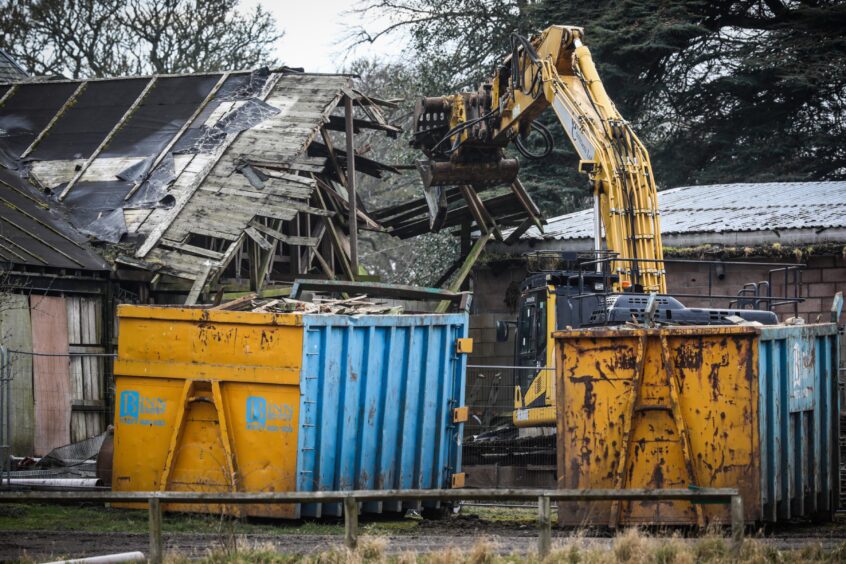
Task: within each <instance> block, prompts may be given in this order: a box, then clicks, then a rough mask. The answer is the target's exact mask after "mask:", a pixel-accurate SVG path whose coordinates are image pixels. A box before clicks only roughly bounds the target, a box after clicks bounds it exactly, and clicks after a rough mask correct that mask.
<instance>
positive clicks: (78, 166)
mask: <svg viewBox="0 0 846 564" xmlns="http://www.w3.org/2000/svg"><path fill="white" fill-rule="evenodd" d="M344 96H348V97H350V98H351V99H352V100H353V102H354V104H355V105H356V106H357V107H359V108H360V109H361V112H362V113H363V114H365V116H366V119H356V120H355V126H356V128H357V129H358V128H364V127H368V128H371V129H377V130H382V131H385V132H387V133H388V134H390V135H396V133H397V132H398V131H399V128H396V127H394V126H392V125H390V124H388V123H387V122H385V120H384V118H383V117H382V116H381V114H380V112H379V110H378V107H377V106H378V105H379V104H380V101H378V100H373V99H371V98H368V97H366V96H363V95H361V94H360V93H358V92H356V91H354V90H353V85H352V78H351V77H350V76H345V75H313V74H303V73H300V72H295V71H291V70H289V69H281V70H279V71H273V72H271V71H269V70H267V69H260V70H256V71H253V72H249V71H243V72H224V73H207V74H194V75H161V76H148V77H128V78H116V79H104V80H89V81H80V80H62V81H41V82H24V83H15V84H6V85H0V172H2V174H0V197H2V198H3V199H4V202H5V203H6V204H7V208H8V210H6V211H4V212H2V213H0V221H2V223H3V224H4V227H6V226H12V227H14V225H15V224H17V223H20V222H19V221H17V220H16V219H15V218H14V217H12V216H11V215H10V213H11V212H10V211H9V210H17V211H16V212H15V213H17V214H18V215H20V214H24V215H26V214H29V215H28V216H27V217H29V216H32V217H34V212H33V210H32V209H30V210H29V211H26V210H24V209H23V207H22V205H23V204H25V205H27V206H29V207H30V208H33V207H34V208H37V209H38V210H40V211H39V213H41V214H42V215H44V214H47V215H49V216H50V218H49V221H48V220H47V219H43V221H36V220H31V221H30V223H31V224H32V223H33V222H34V224H33V225H30V226H29V227H30V229H23V231H24V232H25V233H22V236H23V235H26V236H27V237H28V238H29V239H31V240H35V241H39V240H43V241H44V242H45V243H47V244H48V246H54V248H55V253H58V255H59V256H58V257H56V256H52V255H51V256H50V257H49V258H45V260H44V261H43V262H47V263H50V264H51V265H52V266H59V265H62V266H67V265H68V264H73V265H75V266H77V267H81V268H101V267H103V266H104V263H103V261H102V260H100V259H99V258H98V257H97V256H96V255H95V254H94V253H93V252H92V247H91V246H89V245H88V244H87V243H86V242H85V240H84V237H80V233H81V234H85V235H88V236H89V238H90V239H91V240H92V241H93V242H94V243H95V245H96V248H97V250H98V251H99V253H100V254H101V255H102V256H104V257H107V258H108V260H109V261H110V263H111V264H112V266H113V267H115V268H124V269H137V270H141V271H147V272H149V273H150V274H151V275H153V276H154V277H155V279H156V280H159V279H160V277H170V278H174V279H182V280H186V281H189V282H191V283H192V284H193V288H192V291H191V294H192V295H193V298H191V297H189V301H191V299H196V294H197V293H198V292H199V291H201V290H202V288H203V287H204V286H205V285H206V284H207V283H208V282H209V281H212V280H216V279H218V278H219V277H220V275H221V274H222V273H223V271H224V270H225V269H226V268H227V267H230V265H231V264H232V262H233V258H234V257H235V256H236V254H238V255H239V258H238V259H237V261H236V262H237V265H236V268H238V269H240V268H241V264H240V261H241V258H240V255H241V254H242V253H244V251H246V253H245V254H247V255H248V258H247V260H248V261H249V263H250V264H249V266H248V268H249V269H251V275H255V276H254V277H255V278H257V280H256V284H260V281H259V280H258V278H260V277H261V274H262V271H261V269H262V267H264V269H265V271H266V270H267V268H272V264H268V263H273V262H274V261H275V260H276V259H277V258H282V257H278V256H277V255H278V254H279V253H278V251H279V249H281V248H282V247H283V246H284V247H285V249H286V250H287V251H288V252H289V253H290V254H294V253H295V254H296V260H292V259H288V262H289V263H291V264H293V263H294V262H296V263H302V262H307V263H308V264H307V265H305V266H303V265H299V266H297V270H296V271H295V272H294V271H292V273H291V274H292V276H294V277H295V276H296V275H297V274H301V273H303V272H307V271H308V269H310V268H312V267H314V266H313V265H319V268H321V269H323V270H324V271H325V274H326V275H328V276H330V277H334V274H335V273H334V270H335V268H338V269H340V271H341V272H340V275H341V276H346V277H348V278H349V277H351V273H350V272H349V271H348V270H349V265H348V262H349V261H348V259H346V257H345V254H346V245H347V243H346V242H345V237H346V236H345V234H344V226H343V217H342V215H343V214H342V213H341V212H343V211H345V210H346V203H347V202H346V191H345V190H344V188H343V185H342V184H343V175H344V173H343V170H342V169H344V168H345V166H346V154H345V153H344V152H343V151H338V150H335V149H334V148H333V146H332V141H331V136H330V134H329V131H331V130H333V129H334V130H337V129H341V130H343V127H344V118H343V117H342V116H336V115H332V112H333V110H335V109H336V107H337V106H338V104H339V102H340V101H341V100H342V99H343V98H344ZM356 164H357V169H358V170H359V171H360V172H364V173H366V174H371V175H374V176H381V174H382V173H383V172H385V171H391V170H394V169H392V168H391V167H389V166H385V165H382V164H380V163H377V162H375V161H372V160H369V159H363V158H361V157H357V158H356ZM15 194H18V196H14V195H15ZM13 196H14V197H15V198H17V200H15V201H14V202H12V201H11V200H10V198H12V197H13ZM22 202H23V204H22ZM362 215H363V216H364V220H365V221H364V224H365V226H368V225H371V226H376V224H375V222H373V221H372V220H371V219H370V218H369V217H367V216H366V214H365V213H362ZM4 231H5V229H4ZM45 231H49V232H50V233H51V234H52V235H53V236H54V238H53V240H50V241H47V239H46V237H45V236H44V233H45ZM324 239H325V240H324ZM17 244H20V241H18V242H17ZM321 245H322V246H321ZM327 249H329V250H327ZM31 250H32V252H30V253H25V252H24V251H23V250H21V249H20V248H18V247H15V246H14V244H13V243H12V242H8V241H6V242H5V243H4V239H2V238H0V256H2V257H3V258H5V259H7V260H9V261H12V262H21V261H23V262H30V263H32V262H38V261H37V258H36V257H39V256H41V255H45V254H47V253H46V251H44V249H40V248H39V249H31ZM71 251H73V253H75V254H79V255H80V256H76V255H75V254H73V253H72V252H71ZM55 253H54V254H55ZM82 255H84V256H82ZM324 255H325V256H324ZM53 259H56V260H53Z"/></svg>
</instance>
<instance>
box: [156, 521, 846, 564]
mask: <svg viewBox="0 0 846 564" xmlns="http://www.w3.org/2000/svg"><path fill="white" fill-rule="evenodd" d="M387 548H388V542H387V540H386V539H384V538H380V537H372V536H371V537H362V538H361V539H360V541H359V546H358V548H357V549H356V550H352V551H351V550H348V549H346V548H343V547H333V548H330V549H328V550H324V551H322V552H318V553H315V554H312V555H306V556H302V555H291V554H282V553H279V552H278V551H276V550H275V548H274V547H273V546H272V545H257V546H252V547H249V546H247V547H243V546H242V547H241V548H239V549H237V550H219V551H210V552H209V553H207V554H206V556H204V557H201V558H200V559H196V558H194V559H192V560H191V561H192V562H203V563H208V564H228V563H233V564H242V563H243V564H246V563H248V562H259V563H266V564H288V563H293V562H297V563H304V564H364V563H377V564H516V563H518V562H519V563H522V562H526V563H528V564H614V563H617V562H622V563H625V564H694V563H704V564H729V563H731V564H764V563H773V564H776V563H778V564H793V563H797V564H798V563H800V562H801V563H805V562H808V563H820V564H824V563H826V564H827V563H835V562H838V563H839V562H844V561H846V543H843V544H841V545H839V546H837V547H835V548H834V549H832V550H828V551H825V550H823V549H822V547H821V545H819V544H817V543H810V544H808V545H807V546H805V547H803V548H801V549H797V550H778V549H777V548H774V547H773V546H772V545H771V544H768V543H767V542H766V541H764V540H759V539H749V540H746V541H745V542H744V544H743V546H742V547H741V548H740V550H739V552H737V553H735V552H733V551H732V549H731V546H730V544H729V543H728V541H727V540H726V539H724V538H722V537H720V536H715V535H706V536H704V537H702V538H699V539H697V540H690V541H687V540H684V539H681V538H679V537H675V536H670V537H660V538H659V537H652V536H649V535H647V534H644V533H643V532H641V531H638V530H636V529H632V530H628V531H626V532H624V533H622V534H620V535H618V536H617V537H615V538H614V539H613V540H612V541H611V544H610V546H605V545H603V546H591V545H590V544H589V542H588V541H587V540H586V539H581V538H579V536H578V535H575V536H574V537H573V538H570V539H566V540H565V541H564V542H563V543H559V544H558V545H557V547H556V549H555V550H554V551H553V552H552V553H551V554H550V555H549V556H547V557H546V558H544V559H539V558H538V556H537V554H531V553H530V554H518V553H511V554H509V553H507V552H505V553H503V552H504V551H503V550H501V548H502V547H500V546H498V545H497V544H496V543H495V542H493V541H491V540H489V539H485V538H482V539H479V540H478V541H477V542H476V543H475V545H474V546H473V547H472V548H471V549H469V550H461V549H458V548H455V547H451V546H447V547H445V548H442V549H441V550H438V551H435V552H431V553H427V554H415V553H411V552H405V553H399V554H390V553H388V552H387ZM188 560H189V559H188V558H187V557H185V556H181V555H178V554H171V555H169V556H168V558H167V561H168V562H170V563H172V564H187V562H188Z"/></svg>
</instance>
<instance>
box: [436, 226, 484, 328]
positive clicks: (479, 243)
mask: <svg viewBox="0 0 846 564" xmlns="http://www.w3.org/2000/svg"><path fill="white" fill-rule="evenodd" d="M491 236H492V234H491V233H485V234H484V235H482V236H481V237H479V238H478V239H476V242H475V243H473V247H472V248H471V249H470V252H469V253H467V258H465V259H464V264H462V265H461V268H460V269H459V270H458V274H457V275H456V276H455V280H453V281H452V284H450V285H449V288H448V289H449V291H450V292H458V291H459V290H460V289H461V285H462V284H464V280H466V279H467V276H469V275H470V271H471V270H472V269H473V265H474V264H476V261H477V260H479V256H480V255H481V254H482V250H484V248H485V245H487V243H488V241H490V239H491ZM447 309H449V302H448V301H442V302H441V303H439V304H438V307H437V308H436V309H435V313H446V311H447Z"/></svg>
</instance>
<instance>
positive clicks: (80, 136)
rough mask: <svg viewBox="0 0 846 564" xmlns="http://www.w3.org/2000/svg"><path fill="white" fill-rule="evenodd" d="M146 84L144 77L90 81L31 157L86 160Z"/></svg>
mask: <svg viewBox="0 0 846 564" xmlns="http://www.w3.org/2000/svg"><path fill="white" fill-rule="evenodd" d="M147 82H148V80H147V79H143V78H142V79H132V80H107V81H96V82H90V83H89V84H88V86H87V87H86V88H85V90H84V91H83V92H82V94H80V95H79V98H77V100H76V102H75V103H74V104H73V105H71V106H70V107H69V108H67V109H66V110H65V111H64V113H63V114H62V115H61V117H59V120H58V121H57V122H56V124H55V125H54V126H53V127H52V128H51V129H50V132H49V134H48V135H47V136H46V137H45V138H44V140H43V141H41V143H40V144H39V145H38V148H37V149H35V151H33V153H32V155H31V157H32V158H33V159H35V160H62V159H83V158H87V157H88V156H89V155H90V154H92V153H93V152H94V150H95V149H96V148H97V147H98V146H99V145H100V143H101V142H102V141H103V139H104V138H105V137H106V135H107V134H108V133H109V132H110V131H111V130H112V129H113V128H114V126H115V124H116V123H117V122H118V120H120V118H121V117H122V116H123V114H125V113H126V110H128V109H129V107H130V106H131V105H132V102H134V101H135V99H136V98H137V97H138V95H139V94H141V91H142V90H144V86H146V84H147ZM73 89H74V90H75V89H76V87H75V85H74V88H73ZM69 95H70V94H68V96H69ZM14 98H17V94H16V95H15V96H14V97H13V99H14ZM65 98H67V96H66V97H65ZM60 107H61V104H60Z"/></svg>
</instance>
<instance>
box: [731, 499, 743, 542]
mask: <svg viewBox="0 0 846 564" xmlns="http://www.w3.org/2000/svg"><path fill="white" fill-rule="evenodd" d="M745 525H746V519H745V517H744V516H743V498H742V497H741V496H740V495H733V496H731V540H732V544H733V545H734V550H740V547H741V545H742V544H743V529H744V527H745Z"/></svg>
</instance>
